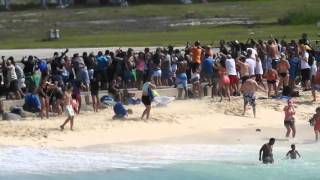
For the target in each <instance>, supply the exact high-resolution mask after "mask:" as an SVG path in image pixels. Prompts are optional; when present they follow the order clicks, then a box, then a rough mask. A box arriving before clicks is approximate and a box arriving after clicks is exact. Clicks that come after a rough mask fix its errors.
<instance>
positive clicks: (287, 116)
mask: <svg viewBox="0 0 320 180" xmlns="http://www.w3.org/2000/svg"><path fill="white" fill-rule="evenodd" d="M283 111H284V126H285V127H286V129H287V133H286V137H287V138H288V137H289V136H290V132H291V131H292V138H294V137H295V136H296V127H295V124H294V121H295V119H294V115H295V114H296V111H295V110H294V107H293V101H292V99H289V100H288V105H287V106H285V107H284V108H283Z"/></svg>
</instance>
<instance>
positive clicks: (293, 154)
mask: <svg viewBox="0 0 320 180" xmlns="http://www.w3.org/2000/svg"><path fill="white" fill-rule="evenodd" d="M297 155H298V156H299V158H300V157H301V156H300V154H299V152H298V151H297V150H296V145H294V144H292V145H291V150H290V151H288V153H287V155H286V157H287V158H288V157H290V159H297Z"/></svg>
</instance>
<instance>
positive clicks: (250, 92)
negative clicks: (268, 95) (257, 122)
mask: <svg viewBox="0 0 320 180" xmlns="http://www.w3.org/2000/svg"><path fill="white" fill-rule="evenodd" d="M258 89H260V90H261V91H264V92H266V90H264V89H263V88H262V87H260V86H259V85H258V84H257V82H256V81H255V80H253V79H248V80H246V81H245V82H244V84H243V85H242V86H241V88H240V92H241V93H242V94H243V100H244V105H243V113H242V115H243V116H244V115H245V113H246V110H247V105H248V104H250V105H251V106H252V110H253V115H254V117H256V95H255V94H256V91H257V90H258Z"/></svg>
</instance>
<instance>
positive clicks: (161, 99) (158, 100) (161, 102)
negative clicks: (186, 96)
mask: <svg viewBox="0 0 320 180" xmlns="http://www.w3.org/2000/svg"><path fill="white" fill-rule="evenodd" d="M173 100H174V97H168V96H156V97H154V102H155V104H156V105H157V106H167V105H168V104H169V103H171V102H172V101H173Z"/></svg>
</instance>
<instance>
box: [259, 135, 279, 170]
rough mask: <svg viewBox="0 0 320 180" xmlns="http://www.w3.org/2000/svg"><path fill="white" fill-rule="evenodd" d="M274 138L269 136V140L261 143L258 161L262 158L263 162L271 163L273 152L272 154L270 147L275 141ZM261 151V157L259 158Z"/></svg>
mask: <svg viewBox="0 0 320 180" xmlns="http://www.w3.org/2000/svg"><path fill="white" fill-rule="evenodd" d="M275 141H276V140H275V139H274V138H270V140H269V142H268V143H266V144H264V145H262V147H261V149H260V151H259V161H261V160H262V162H263V164H269V163H270V164H273V162H274V160H273V154H272V147H273V145H274V143H275ZM261 153H262V158H261Z"/></svg>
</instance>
